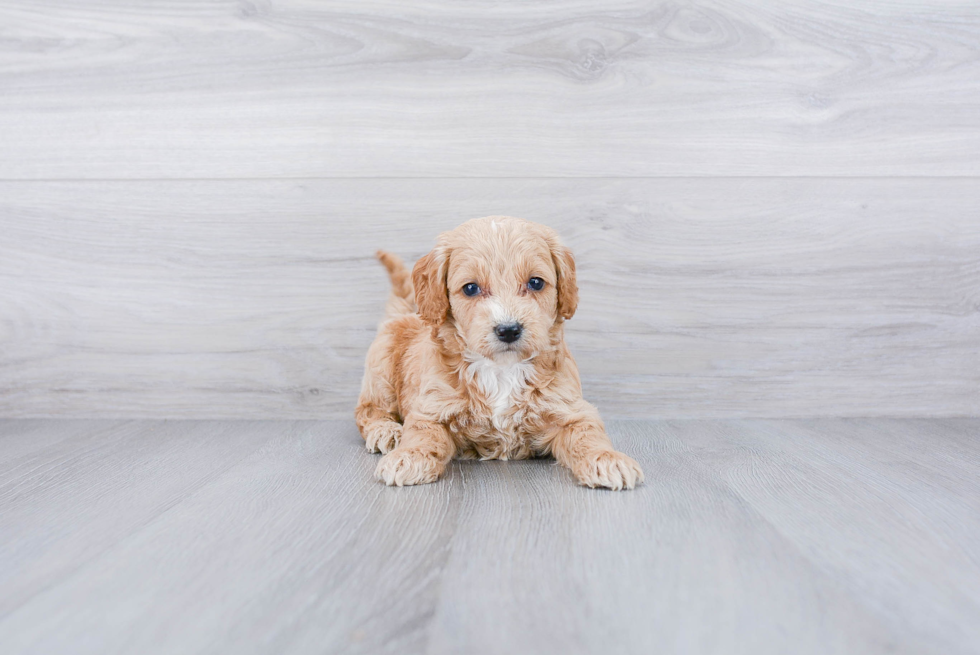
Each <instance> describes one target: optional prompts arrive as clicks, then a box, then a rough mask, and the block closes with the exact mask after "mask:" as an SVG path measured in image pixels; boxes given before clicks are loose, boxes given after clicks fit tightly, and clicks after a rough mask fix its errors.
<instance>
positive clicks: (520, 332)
mask: <svg viewBox="0 0 980 655" xmlns="http://www.w3.org/2000/svg"><path fill="white" fill-rule="evenodd" d="M412 281H413V283H414V285H415V300H416V304H417V305H418V308H419V315H420V316H421V317H422V319H423V320H425V321H426V322H427V323H429V324H431V325H442V324H445V323H448V322H450V321H451V322H452V325H453V326H454V327H455V330H456V332H457V334H458V336H459V338H460V339H461V340H462V342H463V343H464V344H465V347H466V349H467V350H470V351H473V352H475V353H478V354H480V355H482V356H483V357H487V358H490V359H501V358H513V359H524V358H527V357H531V356H533V355H535V354H537V353H541V352H544V351H545V350H547V349H549V348H550V347H551V346H552V345H553V344H552V343H551V340H552V334H553V330H552V328H553V327H554V326H555V325H556V324H558V323H560V322H561V321H563V320H565V319H569V318H571V317H572V315H573V314H574V313H575V307H576V305H577V304H578V287H577V285H576V283H575V260H574V259H573V258H572V254H571V252H570V251H569V250H568V248H565V247H564V246H563V245H561V243H560V242H559V240H558V235H557V234H555V232H554V230H552V229H551V228H548V227H545V226H543V225H538V224H536V223H531V222H530V221H525V220H523V219H520V218H512V217H509V216H488V217H486V218H476V219H473V220H471V221H467V222H466V223H463V224H462V225H460V226H459V227H458V228H456V229H455V230H452V231H450V232H445V233H443V234H441V235H439V240H438V243H437V245H436V247H435V249H434V250H432V252H430V253H429V254H427V255H425V256H424V257H422V258H421V259H420V260H419V261H418V262H417V263H416V264H415V270H414V271H413V272H412Z"/></svg>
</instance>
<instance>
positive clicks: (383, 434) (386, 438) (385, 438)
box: [364, 421, 402, 453]
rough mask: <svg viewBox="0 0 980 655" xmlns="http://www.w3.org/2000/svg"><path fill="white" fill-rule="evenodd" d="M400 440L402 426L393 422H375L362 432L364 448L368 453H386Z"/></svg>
mask: <svg viewBox="0 0 980 655" xmlns="http://www.w3.org/2000/svg"><path fill="white" fill-rule="evenodd" d="M401 438H402V424H401V423H397V422H395V421H377V422H376V423H372V424H371V425H369V426H368V427H367V429H365V430H364V446H365V447H366V448H367V449H368V452H372V453H387V452H389V451H391V450H393V449H394V448H395V446H397V445H398V441H399V440H400V439H401Z"/></svg>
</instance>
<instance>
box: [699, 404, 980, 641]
mask: <svg viewBox="0 0 980 655" xmlns="http://www.w3.org/2000/svg"><path fill="white" fill-rule="evenodd" d="M973 426H974V428H975V429H976V430H977V434H980V420H977V421H974V422H973ZM716 429H718V430H720V431H727V432H729V433H732V434H736V435H737V437H735V438H734V439H732V441H733V442H734V443H733V445H735V446H736V447H735V448H734V449H731V450H728V451H723V452H716V453H713V455H712V456H711V457H703V458H701V459H700V463H701V465H702V466H705V467H707V468H709V469H710V470H711V471H713V472H715V473H717V474H718V475H719V476H720V477H721V479H723V480H724V481H725V482H726V483H727V484H729V485H730V486H731V488H732V489H734V490H735V492H736V493H738V494H739V496H741V497H742V498H744V499H745V500H746V501H748V502H749V503H750V504H751V505H752V507H753V509H754V510H756V511H757V512H759V514H760V515H761V516H763V517H764V518H765V520H766V521H767V522H768V523H770V524H771V525H772V526H773V527H775V528H776V529H777V530H778V531H779V533H780V534H781V535H783V536H784V537H785V538H786V539H787V540H788V541H790V542H791V543H793V544H794V545H795V546H796V547H797V548H798V549H799V551H800V552H802V553H803V554H804V555H805V556H806V557H807V559H809V560H810V561H812V562H813V563H814V564H815V565H816V566H817V567H818V569H819V570H820V571H821V572H823V573H825V574H827V575H830V576H833V577H834V578H835V579H836V580H837V581H838V582H839V583H840V584H841V585H842V586H844V587H845V588H846V589H848V590H849V592H850V594H851V595H852V596H854V597H855V598H859V599H860V600H861V602H862V604H863V605H865V606H867V607H868V608H869V609H870V610H871V611H873V612H874V613H875V614H876V615H878V616H879V617H880V618H881V620H883V621H885V622H887V624H888V625H889V631H890V632H891V633H892V634H893V635H894V636H895V638H896V639H898V640H899V641H902V642H906V641H918V642H920V643H921V644H922V646H923V647H925V646H929V648H930V650H932V651H933V652H937V653H957V652H961V653H975V652H976V650H977V647H978V644H980V622H978V621H977V618H978V617H980V558H978V557H977V552H978V548H980V476H978V475H977V474H978V470H977V467H976V466H975V465H973V466H966V467H965V468H966V469H967V470H960V471H957V470H956V469H955V468H953V467H950V466H948V465H947V466H941V468H939V469H938V470H937V469H932V470H930V469H931V467H930V463H931V462H930V461H929V460H930V459H931V460H933V461H935V459H936V458H935V457H934V455H932V454H930V455H926V454H923V452H922V451H924V450H932V451H933V453H935V452H936V451H940V452H942V451H944V450H945V451H946V452H953V449H949V448H947V443H948V442H947V438H946V437H945V435H944V433H942V432H940V431H939V430H937V429H936V427H935V426H928V425H926V426H923V424H922V423H919V424H918V425H906V424H904V423H903V422H898V421H854V420H822V421H801V422H785V421H782V422H753V421H729V422H726V423H724V424H722V425H721V426H719V427H718V428H716ZM689 439H690V442H691V443H692V445H694V446H704V445H706V444H711V443H714V442H717V440H718V439H717V438H716V437H713V436H710V437H707V438H705V437H703V436H702V433H701V430H700V429H698V430H691V431H690V438H689ZM902 441H905V443H904V444H903V443H902ZM910 442H911V443H910ZM909 445H912V446H913V447H911V448H909V447H908V446H909ZM903 446H904V447H903ZM971 450H972V453H973V456H974V457H975V456H976V455H977V454H980V440H974V442H973V443H972V445H971ZM960 461H961V463H963V464H966V462H963V461H962V460H960Z"/></svg>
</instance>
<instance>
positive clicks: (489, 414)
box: [355, 216, 643, 489]
mask: <svg viewBox="0 0 980 655" xmlns="http://www.w3.org/2000/svg"><path fill="white" fill-rule="evenodd" d="M378 259H380V260H381V262H382V263H383V264H384V265H385V267H386V268H387V270H388V273H389V276H390V277H391V281H392V290H391V295H390V297H389V299H388V304H387V315H386V318H385V320H384V321H383V322H382V323H381V326H380V327H379V329H378V335H377V337H376V338H375V340H374V343H373V344H372V345H371V348H370V350H369V351H368V355H367V361H366V364H365V371H364V381H363V384H362V387H361V397H360V402H359V403H358V405H357V409H356V412H355V416H356V419H357V425H358V428H359V429H360V431H361V435H362V436H363V437H364V441H365V444H366V446H367V448H368V450H370V451H372V452H381V453H384V456H383V457H382V458H381V461H380V462H379V464H378V467H377V471H376V474H377V476H378V478H379V479H381V480H382V481H384V482H385V484H388V485H397V486H403V485H412V484H423V483H427V482H434V481H435V480H437V479H438V478H439V476H440V475H442V473H443V472H444V471H445V469H446V465H447V464H448V463H449V461H450V460H451V459H452V458H453V457H479V458H482V459H522V458H527V457H532V456H539V455H553V456H554V457H555V458H556V459H557V460H558V462H559V463H561V464H562V465H564V466H566V467H568V468H569V469H571V471H572V473H573V474H574V475H575V477H576V478H577V479H578V481H579V482H580V483H581V484H583V485H586V486H589V487H606V488H609V489H632V488H633V487H634V486H635V485H636V484H638V483H640V482H642V480H643V472H642V470H641V469H640V467H639V465H638V464H637V463H636V462H635V461H633V460H632V459H631V458H629V457H627V456H626V455H624V454H622V453H619V452H616V451H615V450H614V449H613V447H612V443H611V442H610V440H609V437H608V436H607V435H606V431H605V428H604V427H603V424H602V421H601V419H600V418H599V413H598V412H597V411H596V409H595V407H593V406H592V405H590V404H589V403H587V402H585V400H583V399H582V389H581V383H580V381H579V376H578V370H577V369H576V367H575V361H574V360H573V359H572V355H571V353H570V352H569V350H568V347H567V346H566V344H565V339H564V322H565V321H566V320H568V319H570V318H571V317H572V316H573V315H574V314H575V309H576V307H577V305H578V287H577V285H576V281H575V260H574V258H573V257H572V254H571V252H569V250H568V249H567V248H565V247H564V246H563V245H562V244H561V243H560V241H559V240H558V237H557V235H556V234H555V233H554V231H552V230H551V229H550V228H547V227H545V226H543V225H538V224H536V223H531V222H529V221H525V220H523V219H519V218H512V217H507V216H488V217H486V218H478V219H473V220H471V221H468V222H466V223H464V224H463V225H461V226H459V227H458V228H456V229H455V230H452V231H450V232H445V233H443V234H441V235H440V236H439V238H438V241H437V244H436V247H435V248H434V249H433V250H432V251H431V252H430V253H428V254H426V255H425V256H423V257H422V258H421V259H419V261H418V262H417V263H416V264H415V268H414V270H413V271H412V274H411V276H409V273H408V269H407V268H405V266H404V264H403V263H402V261H401V260H400V259H399V258H398V257H397V256H395V255H393V254H391V253H387V252H384V251H378ZM531 277H539V278H541V279H543V280H544V283H545V284H544V288H543V289H541V290H539V291H534V290H531V289H530V288H529V287H528V285H527V282H528V280H529V279H530V278H531ZM471 282H473V283H476V284H478V285H479V286H480V289H481V291H480V293H479V294H478V295H476V296H473V297H469V296H466V295H465V294H464V293H463V292H462V289H463V287H464V286H465V285H466V284H468V283H471ZM513 322H518V323H520V325H521V326H522V328H523V330H522V334H521V337H520V339H518V340H517V341H515V342H514V343H511V344H507V343H504V342H502V341H500V340H499V339H497V338H496V335H495V333H494V328H495V327H496V326H497V325H499V324H502V323H513Z"/></svg>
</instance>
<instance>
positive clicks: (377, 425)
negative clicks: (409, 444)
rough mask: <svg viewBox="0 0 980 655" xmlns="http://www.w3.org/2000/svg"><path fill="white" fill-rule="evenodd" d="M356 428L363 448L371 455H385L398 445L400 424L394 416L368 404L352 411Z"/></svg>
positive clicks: (400, 434)
mask: <svg viewBox="0 0 980 655" xmlns="http://www.w3.org/2000/svg"><path fill="white" fill-rule="evenodd" d="M354 418H355V420H356V421H357V428H358V429H359V430H360V431H361V436H362V437H364V445H365V447H366V448H367V449H368V450H369V451H370V452H372V453H387V452H389V451H390V450H392V449H393V448H394V447H395V446H397V445H398V441H399V439H401V436H402V424H401V423H399V422H398V421H397V420H396V418H395V415H394V414H392V413H391V412H387V411H385V410H383V409H380V408H379V407H377V406H376V405H373V404H371V403H370V402H368V403H367V404H359V405H358V406H357V409H356V410H355V411H354Z"/></svg>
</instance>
